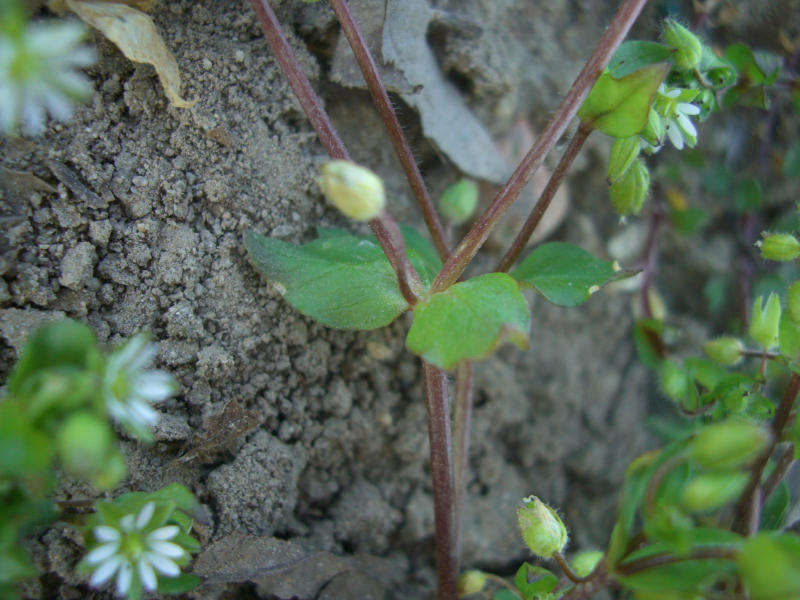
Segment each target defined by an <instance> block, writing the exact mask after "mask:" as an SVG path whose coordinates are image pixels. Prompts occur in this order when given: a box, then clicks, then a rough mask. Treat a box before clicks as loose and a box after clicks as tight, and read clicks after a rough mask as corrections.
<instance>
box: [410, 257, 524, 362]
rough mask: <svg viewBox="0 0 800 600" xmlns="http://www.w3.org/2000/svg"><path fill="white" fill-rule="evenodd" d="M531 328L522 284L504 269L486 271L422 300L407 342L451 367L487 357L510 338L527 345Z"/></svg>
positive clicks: (428, 357)
mask: <svg viewBox="0 0 800 600" xmlns="http://www.w3.org/2000/svg"><path fill="white" fill-rule="evenodd" d="M529 327H530V313H529V311H528V304H527V303H526V302H525V298H523V296H522V293H521V292H520V290H519V284H518V283H517V282H516V281H515V280H514V279H513V278H512V277H510V276H509V275H506V274H505V273H487V274H486V275H481V276H479V277H476V278H474V279H470V280H469V281H464V282H462V283H456V284H455V285H453V286H451V287H450V288H448V289H447V290H445V291H444V292H440V293H438V294H433V295H432V296H431V297H430V298H428V299H426V300H423V301H421V302H420V303H419V304H417V305H416V306H415V307H414V323H413V324H412V325H411V329H410V330H409V332H408V337H407V338H406V346H407V347H408V349H409V350H410V351H411V352H413V353H414V354H417V355H418V356H421V357H422V358H424V359H425V360H427V361H428V362H430V363H431V364H434V365H436V366H437V367H441V368H444V369H450V368H452V367H454V366H455V365H456V364H458V363H459V362H461V361H462V360H466V359H471V360H476V359H481V358H485V357H487V356H488V355H489V354H491V353H492V352H493V351H494V350H495V348H497V347H498V346H499V345H500V344H501V343H502V342H503V341H505V340H508V341H510V342H512V343H514V344H516V345H517V346H519V347H520V348H523V349H524V348H527V338H528V329H529Z"/></svg>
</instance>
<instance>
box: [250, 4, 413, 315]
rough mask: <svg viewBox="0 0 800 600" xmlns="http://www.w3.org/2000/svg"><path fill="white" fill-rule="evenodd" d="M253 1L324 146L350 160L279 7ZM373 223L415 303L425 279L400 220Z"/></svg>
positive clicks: (383, 218) (337, 156)
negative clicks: (285, 28) (282, 23)
mask: <svg viewBox="0 0 800 600" xmlns="http://www.w3.org/2000/svg"><path fill="white" fill-rule="evenodd" d="M250 4H251V5H252V7H253V11H254V12H255V13H256V17H257V18H258V22H259V24H260V25H261V30H262V31H263V32H264V37H266V38H267V43H268V44H269V47H270V49H271V50H272V53H273V54H274V55H275V59H276V60H277V61H278V65H279V66H280V68H281V71H282V72H283V74H284V75H285V76H286V79H287V80H288V81H289V86H290V87H291V88H292V91H293V92H294V95H295V96H296V97H297V100H298V101H299V102H300V106H301V107H302V108H303V112H305V114H306V116H307V117H308V120H309V121H310V122H311V126H312V127H313V128H314V131H315V132H316V133H317V137H319V141H320V142H321V143H322V146H323V147H324V148H325V150H326V151H327V152H328V155H329V156H330V157H331V158H332V159H334V160H350V154H349V152H347V148H346V147H345V145H344V142H342V139H341V137H339V133H338V132H337V131H336V128H335V127H334V126H333V123H332V122H331V119H330V117H329V116H328V113H327V112H326V111H325V108H324V107H323V106H322V101H321V100H320V99H319V96H317V94H316V92H314V89H313V88H312V87H311V83H310V82H309V81H308V77H306V76H305V73H303V70H302V69H301V68H300V65H299V64H298V62H297V59H296V58H295V56H294V52H293V51H292V48H291V46H290V45H289V42H288V41H287V40H286V36H284V35H283V32H282V31H281V26H280V23H279V22H278V18H277V17H276V16H275V11H273V10H272V6H271V5H270V3H269V1H268V0H250ZM369 226H370V227H371V228H372V231H373V233H374V234H375V237H376V238H377V239H378V243H379V244H380V245H381V248H382V249H383V253H384V254H385V255H386V258H388V259H389V263H390V264H391V265H392V268H393V269H394V272H395V274H396V275H397V281H398V282H399V284H400V291H401V292H402V293H403V297H404V298H405V299H406V301H407V302H408V303H409V304H410V305H412V306H413V305H414V304H416V302H417V293H418V292H419V290H420V289H421V283H420V279H419V275H417V273H416V271H415V270H414V267H413V266H412V265H411V261H409V259H408V254H407V253H406V249H405V243H404V241H403V236H401V235H400V232H399V229H398V227H397V223H396V222H395V220H394V218H393V217H392V216H391V215H390V214H389V213H388V212H387V211H385V210H384V211H382V212H381V214H380V215H378V216H377V217H375V218H374V219H372V220H371V221H370V222H369Z"/></svg>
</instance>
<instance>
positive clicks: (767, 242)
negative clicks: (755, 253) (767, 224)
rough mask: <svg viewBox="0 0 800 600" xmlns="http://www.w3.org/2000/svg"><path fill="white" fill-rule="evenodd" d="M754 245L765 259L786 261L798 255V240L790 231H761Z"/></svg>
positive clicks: (799, 254) (799, 252)
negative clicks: (760, 237) (759, 237)
mask: <svg viewBox="0 0 800 600" xmlns="http://www.w3.org/2000/svg"><path fill="white" fill-rule="evenodd" d="M761 236H762V238H763V239H761V240H760V241H758V242H756V246H758V247H760V248H761V256H762V257H763V258H765V259H767V260H775V261H780V262H788V261H790V260H794V259H795V258H797V257H798V256H800V242H798V241H797V238H796V237H794V236H793V235H792V234H790V233H762V234H761Z"/></svg>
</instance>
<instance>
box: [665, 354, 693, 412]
mask: <svg viewBox="0 0 800 600" xmlns="http://www.w3.org/2000/svg"><path fill="white" fill-rule="evenodd" d="M658 381H659V383H660V384H661V390H662V391H663V392H664V393H665V394H666V395H667V397H668V398H670V399H671V400H674V401H675V402H681V401H682V400H683V399H684V398H685V397H686V394H688V392H689V375H688V374H687V373H686V371H685V370H683V369H681V368H680V367H679V366H678V365H676V364H675V363H674V362H672V361H671V360H665V361H664V362H662V363H661V366H660V367H659V371H658Z"/></svg>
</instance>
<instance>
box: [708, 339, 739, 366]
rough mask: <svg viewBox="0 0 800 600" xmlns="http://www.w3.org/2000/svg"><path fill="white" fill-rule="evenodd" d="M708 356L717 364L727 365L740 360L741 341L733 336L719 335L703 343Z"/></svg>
mask: <svg viewBox="0 0 800 600" xmlns="http://www.w3.org/2000/svg"><path fill="white" fill-rule="evenodd" d="M703 350H704V351H705V353H706V354H707V355H708V357H709V358H710V359H711V360H713V361H714V362H715V363H717V364H718V365H722V366H724V367H728V366H731V365H735V364H736V363H738V362H739V361H740V360H742V342H740V341H739V339H738V338H735V337H720V338H717V339H715V340H711V341H710V342H706V343H705V344H703Z"/></svg>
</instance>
